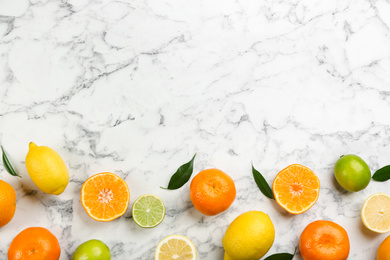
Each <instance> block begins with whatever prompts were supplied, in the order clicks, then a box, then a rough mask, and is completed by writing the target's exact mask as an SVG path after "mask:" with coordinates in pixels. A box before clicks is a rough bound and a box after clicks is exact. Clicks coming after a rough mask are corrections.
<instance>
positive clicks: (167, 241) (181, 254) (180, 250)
mask: <svg viewBox="0 0 390 260" xmlns="http://www.w3.org/2000/svg"><path fill="white" fill-rule="evenodd" d="M171 259H181V260H196V249H195V246H194V244H193V243H192V242H191V240H189V239H188V238H186V237H184V236H180V235H170V236H167V237H166V238H164V239H163V240H161V241H160V243H158V245H157V247H156V253H155V260H171Z"/></svg>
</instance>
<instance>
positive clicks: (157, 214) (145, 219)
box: [131, 194, 165, 228]
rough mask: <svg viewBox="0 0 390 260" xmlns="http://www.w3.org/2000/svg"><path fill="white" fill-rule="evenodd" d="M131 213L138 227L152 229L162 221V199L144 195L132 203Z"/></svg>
mask: <svg viewBox="0 0 390 260" xmlns="http://www.w3.org/2000/svg"><path fill="white" fill-rule="evenodd" d="M131 212H132V216H133V220H134V222H135V223H137V225H138V226H140V227H143V228H152V227H155V226H157V225H159V224H160V223H161V222H162V221H163V219H164V216H165V206H164V202H163V201H162V199H160V198H159V197H157V196H156V195H152V194H146V195H142V196H141V197H139V198H138V199H137V200H136V201H135V202H134V203H133V207H132V209H131Z"/></svg>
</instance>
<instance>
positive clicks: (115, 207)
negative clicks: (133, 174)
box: [81, 172, 130, 222]
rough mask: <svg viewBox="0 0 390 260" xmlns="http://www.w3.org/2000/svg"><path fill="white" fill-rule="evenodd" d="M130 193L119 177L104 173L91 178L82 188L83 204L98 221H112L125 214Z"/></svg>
mask: <svg viewBox="0 0 390 260" xmlns="http://www.w3.org/2000/svg"><path fill="white" fill-rule="evenodd" d="M129 201H130V191H129V188H128V186H127V184H126V182H125V181H124V180H123V179H122V178H120V177H119V176H117V175H115V174H113V173H110V172H103V173H98V174H95V175H93V176H91V177H89V178H88V179H87V180H86V181H85V182H84V184H83V186H82V187H81V204H82V205H83V207H84V209H85V211H86V212H87V213H88V215H89V216H90V217H91V218H93V219H95V220H97V221H104V222H107V221H111V220H114V219H116V218H118V217H120V216H122V215H123V214H125V212H126V210H127V208H128V206H129Z"/></svg>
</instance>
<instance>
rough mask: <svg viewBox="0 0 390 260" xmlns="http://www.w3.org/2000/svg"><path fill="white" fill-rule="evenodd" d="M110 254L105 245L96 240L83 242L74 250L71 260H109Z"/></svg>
mask: <svg viewBox="0 0 390 260" xmlns="http://www.w3.org/2000/svg"><path fill="white" fill-rule="evenodd" d="M110 259H111V252H110V249H109V248H108V246H107V245H106V244H104V243H103V242H102V241H100V240H97V239H91V240H88V241H85V242H84V243H82V244H81V245H79V246H78V247H77V248H76V251H75V252H74V254H73V256H72V260H110Z"/></svg>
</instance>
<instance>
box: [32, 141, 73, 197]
mask: <svg viewBox="0 0 390 260" xmlns="http://www.w3.org/2000/svg"><path fill="white" fill-rule="evenodd" d="M26 168H27V172H28V174H29V175H30V177H31V179H32V181H33V182H34V183H35V185H37V187H38V188H39V189H40V190H42V191H43V192H46V193H49V194H54V195H59V194H61V193H62V192H63V191H64V190H65V188H66V186H67V185H68V183H69V173H68V170H67V168H66V165H65V163H64V161H63V160H62V158H61V157H60V155H59V154H58V153H57V152H56V151H54V150H53V149H51V148H49V147H47V146H37V145H36V144H34V143H33V142H31V143H30V144H29V150H28V153H27V156H26Z"/></svg>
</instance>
